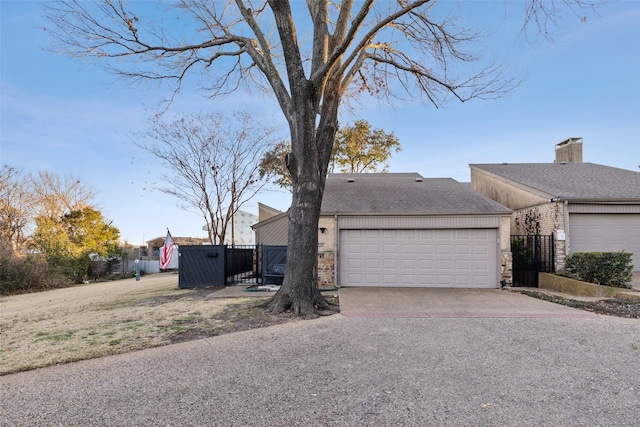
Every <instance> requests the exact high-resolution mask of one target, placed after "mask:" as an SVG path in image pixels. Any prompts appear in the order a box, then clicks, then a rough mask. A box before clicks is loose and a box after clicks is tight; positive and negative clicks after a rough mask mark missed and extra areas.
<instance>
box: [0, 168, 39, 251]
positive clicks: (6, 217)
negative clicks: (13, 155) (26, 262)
mask: <svg viewBox="0 0 640 427" xmlns="http://www.w3.org/2000/svg"><path fill="white" fill-rule="evenodd" d="M30 184H31V183H30V181H29V180H27V179H25V177H24V176H23V175H22V173H21V172H20V171H19V170H18V169H16V168H14V167H11V166H8V165H3V166H2V168H1V169H0V244H1V245H5V246H8V247H10V248H11V251H13V252H18V251H21V250H23V249H25V245H26V243H27V241H28V235H29V229H28V227H29V225H30V223H31V221H32V219H33V206H34V198H33V192H32V188H31V185H30Z"/></svg>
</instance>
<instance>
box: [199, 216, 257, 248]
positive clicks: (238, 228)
mask: <svg viewBox="0 0 640 427" xmlns="http://www.w3.org/2000/svg"><path fill="white" fill-rule="evenodd" d="M232 221H233V224H231V222H229V224H227V232H226V234H225V236H224V244H225V245H231V244H235V245H255V244H256V234H255V232H254V231H253V229H252V228H251V226H252V225H254V224H256V223H257V222H258V215H254V214H252V213H249V212H245V211H243V210H239V211H238V212H236V214H235V215H234V217H233V219H232ZM209 227H210V225H209V224H207V225H205V226H203V227H202V229H203V230H204V231H208V230H209ZM232 230H233V231H232ZM234 237H235V239H233V238H234ZM232 239H233V240H235V241H232Z"/></svg>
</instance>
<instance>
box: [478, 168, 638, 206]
mask: <svg viewBox="0 0 640 427" xmlns="http://www.w3.org/2000/svg"><path fill="white" fill-rule="evenodd" d="M469 166H470V167H471V168H472V169H474V168H475V169H478V170H481V171H484V172H488V173H489V174H491V175H493V176H495V177H499V178H500V179H502V180H504V181H507V182H510V183H511V184H514V185H517V186H518V187H521V188H524V189H526V190H529V191H532V192H534V193H536V194H539V195H541V196H543V197H547V198H549V199H551V198H557V199H558V200H569V201H640V173H639V172H634V171H630V170H626V169H618V168H614V167H610V166H604V165H599V164H595V163H513V164H507V163H503V164H471V165H469Z"/></svg>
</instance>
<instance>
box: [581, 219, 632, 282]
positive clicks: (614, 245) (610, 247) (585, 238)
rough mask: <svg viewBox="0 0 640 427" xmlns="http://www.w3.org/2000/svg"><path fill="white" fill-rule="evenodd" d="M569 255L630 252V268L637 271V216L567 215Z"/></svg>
mask: <svg viewBox="0 0 640 427" xmlns="http://www.w3.org/2000/svg"><path fill="white" fill-rule="evenodd" d="M569 227H570V233H571V242H570V244H571V253H574V252H613V251H622V250H624V251H625V252H631V253H633V269H634V271H640V214H577V213H575V214H571V216H570V217H569Z"/></svg>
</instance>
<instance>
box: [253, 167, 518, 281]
mask: <svg viewBox="0 0 640 427" xmlns="http://www.w3.org/2000/svg"><path fill="white" fill-rule="evenodd" d="M510 215H511V210H510V209H508V208H505V207H504V206H502V205H500V204H499V203H497V202H495V201H493V200H490V199H489V198H487V197H485V196H482V195H481V194H479V193H476V192H474V191H472V190H471V188H470V186H469V185H468V184H463V183H459V182H457V181H455V180H453V179H451V178H423V177H422V176H421V175H419V174H417V173H404V174H399V173H382V174H329V175H328V177H327V182H326V186H325V192H324V197H323V200H322V209H321V216H320V221H319V224H318V241H319V242H318V244H319V248H318V277H319V284H320V286H385V287H387V286H389V287H458V288H498V287H500V285H501V281H504V282H505V284H510V283H511V252H510V248H509V219H510ZM254 229H255V231H256V243H258V244H268V245H286V244H287V240H288V236H287V233H288V217H287V213H286V212H284V213H280V214H277V215H275V216H272V217H270V218H267V219H265V220H263V221H260V222H259V223H258V224H256V225H255V226H254Z"/></svg>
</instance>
